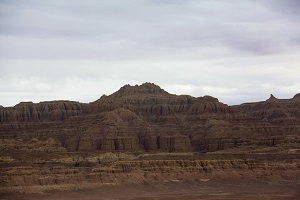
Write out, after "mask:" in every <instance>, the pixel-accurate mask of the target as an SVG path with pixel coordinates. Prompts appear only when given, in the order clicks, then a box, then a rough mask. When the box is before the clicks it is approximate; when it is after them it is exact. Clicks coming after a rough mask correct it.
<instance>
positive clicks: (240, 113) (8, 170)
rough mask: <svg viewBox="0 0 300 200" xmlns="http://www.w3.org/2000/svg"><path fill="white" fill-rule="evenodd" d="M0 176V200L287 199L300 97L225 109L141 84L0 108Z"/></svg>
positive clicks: (299, 163)
mask: <svg viewBox="0 0 300 200" xmlns="http://www.w3.org/2000/svg"><path fill="white" fill-rule="evenodd" d="M0 103H1V102H0ZM0 169H1V170H0V195H2V194H3V193H5V194H9V193H10V195H12V196H9V198H6V197H5V198H6V199H16V198H17V197H20V198H21V199H24V198H23V197H22V196H20V195H19V196H18V195H15V194H18V193H42V192H46V191H49V190H74V189H81V191H84V189H93V188H96V190H97V191H98V190H99V188H101V189H103V188H104V187H107V186H108V185H114V186H120V185H122V186H124V185H130V187H131V186H132V185H138V187H140V186H141V185H143V184H145V185H156V184H175V183H176V184H177V183H180V184H185V183H187V182H189V183H190V184H191V185H194V184H196V185H199V186H201V187H202V186H203V185H205V184H206V183H207V184H208V185H210V184H214V183H217V184H221V185H226V184H227V183H229V185H230V184H232V182H234V181H236V183H238V185H247V184H248V183H254V185H255V184H256V183H259V184H262V185H267V184H269V183H272V184H270V186H272V185H277V186H278V185H283V186H284V187H286V188H290V187H292V188H294V189H292V191H293V193H295V194H288V195H291V196H292V197H293V199H297V197H300V194H299V192H298V191H299V185H300V97H299V94H297V95H295V96H294V97H293V98H291V99H277V98H275V97H274V96H273V95H271V97H270V98H269V99H267V100H266V101H262V102H254V103H245V104H241V105H237V106H228V105H226V104H224V103H221V102H219V101H218V99H217V98H214V97H211V96H203V97H197V98H196V97H192V96H188V95H179V96H178V95H174V94H170V93H168V92H166V91H165V90H163V89H161V88H160V87H159V86H157V85H155V84H152V83H144V84H142V85H136V86H130V85H125V86H123V87H122V88H120V89H119V90H118V91H117V92H115V93H113V94H112V95H109V96H106V95H103V96H102V97H101V98H100V99H98V100H96V101H94V102H92V103H89V104H85V103H79V102H74V101H47V102H41V103H32V102H21V103H19V104H17V105H16V106H14V107H8V108H4V107H0ZM208 185H206V186H208ZM133 187H135V186H133ZM138 187H137V188H138ZM202 189H203V188H202ZM202 189H201V188H200V190H202ZM223 189H224V188H223ZM197 190H198V189H197ZM217 190H218V189H217ZM99 191H101V190H99ZM275 191H277V189H275ZM263 195H265V193H263ZM100 196H101V195H100ZM233 196H234V194H233ZM10 197H11V198H10ZM97 197H98V196H97ZM282 197H283V196H280V199H282ZM30 198H31V197H28V199H30ZM25 199H26V198H25ZM53 199H56V198H53ZM86 199H88V197H86ZM97 199H98V198H97ZM253 199H256V198H253ZM276 199H278V198H276Z"/></svg>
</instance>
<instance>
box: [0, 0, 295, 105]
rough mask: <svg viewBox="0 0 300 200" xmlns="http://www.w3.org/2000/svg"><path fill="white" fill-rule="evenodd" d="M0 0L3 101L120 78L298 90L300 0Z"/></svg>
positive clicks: (179, 88) (282, 92) (201, 87)
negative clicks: (21, 0) (85, 0)
mask: <svg viewBox="0 0 300 200" xmlns="http://www.w3.org/2000/svg"><path fill="white" fill-rule="evenodd" d="M282 2H283V1H280V0H274V1H270V0H264V1H251V0H245V1H238V2H235V1H230V0H228V1H225V0H224V1H218V0H205V1H196V0H189V1H181V0H178V1H169V0H164V1H152V0H142V1H140V0H137V1H126V0H124V1H116V0H112V1H106V2H104V1H96V0H90V1H88V2H82V1H77V0H75V1H74V0H72V1H71V0H64V1H60V0H53V1H47V0H45V1H37V0H28V1H26V3H25V2H20V1H15V0H11V1H2V2H0V15H1V18H0V104H3V105H14V104H16V103H17V102H18V101H23V100H32V101H42V100H53V99H70V100H79V101H84V102H89V101H94V100H96V99H97V98H98V97H100V96H101V95H102V94H104V93H105V94H111V93H113V92H114V91H116V90H117V89H118V88H119V87H121V86H122V85H124V84H127V83H129V84H141V83H143V82H154V83H156V84H158V85H160V86H162V87H163V88H164V89H166V90H167V91H169V92H171V93H176V94H190V95H193V96H203V95H212V96H215V97H217V98H219V100H220V101H223V102H225V103H227V104H237V103H242V102H244V101H258V100H264V99H265V98H267V97H268V96H269V94H270V93H273V94H274V95H276V96H277V97H278V98H290V97H292V96H293V94H294V93H298V92H299V91H298V90H299V84H300V81H299V78H298V76H299V74H300V64H299V63H300V62H299V61H300V60H299V55H300V39H299V35H300V26H299V19H300V17H299V11H298V10H300V9H299V8H300V5H299V3H298V1H296V0H291V1H284V3H282Z"/></svg>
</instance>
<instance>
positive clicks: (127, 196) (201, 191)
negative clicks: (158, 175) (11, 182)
mask: <svg viewBox="0 0 300 200" xmlns="http://www.w3.org/2000/svg"><path fill="white" fill-rule="evenodd" d="M0 195H1V194H0ZM9 199H15V200H57V199H59V200H102V199H103V200H175V199H182V200H185V199H186V200H187V199H189V200H190V199H191V200H195V199H213V200H215V199H224V200H229V199H230V200H237V199H258V200H260V199H261V200H275V199H276V200H292V199H293V200H296V199H298V200H299V199H300V185H297V184H279V183H276V184H275V183H253V182H251V183H239V182H235V183H228V182H227V183H226V182H223V183H222V182H218V183H210V182H209V181H208V182H197V183H167V184H160V185H149V184H145V185H127V186H111V187H99V188H97V189H93V190H74V191H51V192H46V193H44V194H5V195H1V196H0V200H9Z"/></svg>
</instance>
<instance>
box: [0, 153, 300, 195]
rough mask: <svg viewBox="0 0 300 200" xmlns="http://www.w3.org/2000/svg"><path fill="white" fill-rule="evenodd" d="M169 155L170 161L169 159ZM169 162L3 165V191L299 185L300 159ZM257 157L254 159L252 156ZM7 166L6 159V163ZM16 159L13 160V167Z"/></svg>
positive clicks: (124, 157) (111, 157) (110, 158)
mask: <svg viewBox="0 0 300 200" xmlns="http://www.w3.org/2000/svg"><path fill="white" fill-rule="evenodd" d="M170 156H171V157H170ZM170 156H169V157H168V159H164V157H165V156H164V157H160V156H158V159H157V158H156V159H153V158H151V159H150V160H148V159H145V158H147V156H146V157H143V156H142V157H140V158H138V157H136V156H134V155H132V154H120V153H118V154H112V153H105V154H94V155H89V156H85V155H80V154H74V155H68V156H67V157H61V158H53V159H51V160H48V161H46V160H35V161H33V163H34V164H33V165H31V166H24V165H21V166H9V165H8V164H7V165H6V166H5V165H4V164H3V162H2V163H0V164H1V165H2V166H1V167H2V169H3V170H2V171H1V172H0V175H1V176H0V177H1V178H0V182H1V189H0V192H27V193H28V192H29V193H30V192H42V191H44V190H49V189H58V188H65V189H74V188H81V187H84V186H88V187H93V186H99V185H106V184H113V185H118V184H139V183H160V182H161V183H163V182H164V183H165V182H175V181H176V182H179V181H180V182H182V181H198V182H201V181H219V180H228V179H229V180H245V179H248V180H254V181H262V180H263V181H275V182H276V181H282V180H289V181H296V182H297V180H298V181H299V173H298V172H299V170H300V160H299V159H295V158H292V159H291V158H290V159H289V160H286V159H285V157H283V158H282V159H278V158H274V159H273V160H264V159H263V160H262V159H259V155H258V159H253V158H252V159H249V158H247V156H245V157H246V158H244V159H240V158H235V157H234V156H233V157H231V158H229V159H228V158H227V159H226V158H222V159H217V160H216V159H212V158H209V157H208V158H205V159H203V158H202V159H199V158H197V157H193V160H192V159H188V158H189V155H187V156H186V158H184V156H185V155H180V157H183V159H178V158H177V157H176V155H170ZM172 156H175V157H173V159H172ZM252 156H253V157H254V158H255V155H252ZM7 162H8V161H7ZM13 162H15V163H17V161H11V163H13Z"/></svg>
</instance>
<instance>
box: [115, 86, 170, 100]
mask: <svg viewBox="0 0 300 200" xmlns="http://www.w3.org/2000/svg"><path fill="white" fill-rule="evenodd" d="M135 94H169V93H168V92H166V91H165V90H163V89H161V88H160V87H159V86H158V85H155V84H154V83H149V82H146V83H143V84H142V85H135V86H131V85H129V84H127V85H124V86H123V87H121V88H120V89H119V90H118V91H117V92H115V93H113V94H112V95H111V96H112V97H123V96H128V95H135Z"/></svg>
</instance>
